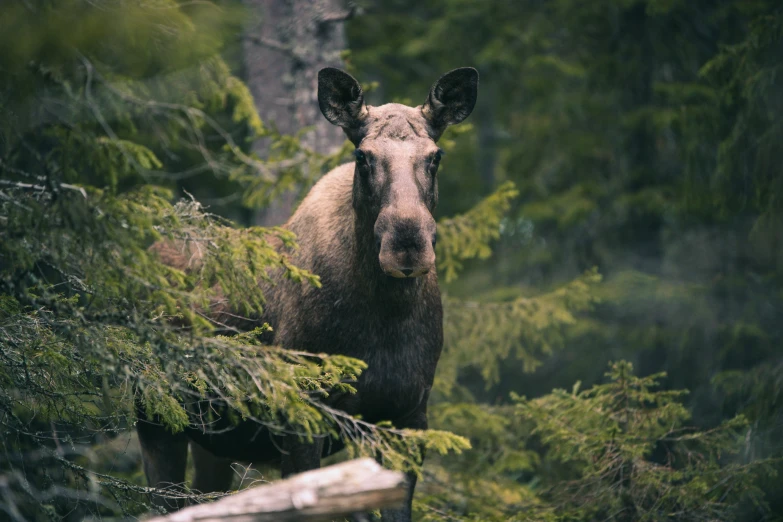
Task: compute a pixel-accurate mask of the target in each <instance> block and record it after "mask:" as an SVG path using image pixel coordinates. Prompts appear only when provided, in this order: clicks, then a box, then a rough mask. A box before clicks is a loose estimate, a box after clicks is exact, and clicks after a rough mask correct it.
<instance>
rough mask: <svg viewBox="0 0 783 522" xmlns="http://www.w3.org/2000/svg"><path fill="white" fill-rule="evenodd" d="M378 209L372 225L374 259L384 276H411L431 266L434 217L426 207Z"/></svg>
mask: <svg viewBox="0 0 783 522" xmlns="http://www.w3.org/2000/svg"><path fill="white" fill-rule="evenodd" d="M388 210H389V212H381V214H380V215H379V216H378V220H377V221H376V224H375V242H376V246H377V248H378V261H379V263H380V265H381V270H383V271H384V273H386V275H389V276H392V277H398V278H413V277H420V276H423V275H424V274H427V273H428V272H429V271H430V270H432V269H434V267H435V220H434V219H433V218H432V215H431V214H430V213H429V211H428V210H427V209H426V208H416V209H412V210H413V211H408V212H402V211H400V209H394V210H392V209H388Z"/></svg>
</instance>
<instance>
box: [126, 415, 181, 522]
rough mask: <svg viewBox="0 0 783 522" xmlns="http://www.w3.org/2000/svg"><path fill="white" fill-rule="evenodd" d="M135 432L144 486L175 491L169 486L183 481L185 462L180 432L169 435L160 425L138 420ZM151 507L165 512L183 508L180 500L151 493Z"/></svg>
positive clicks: (175, 485)
mask: <svg viewBox="0 0 783 522" xmlns="http://www.w3.org/2000/svg"><path fill="white" fill-rule="evenodd" d="M136 432H137V433H138V434H139V442H140V443H141V456H142V460H143V461H144V474H145V475H146V476H147V484H149V485H150V486H151V487H154V488H158V489H170V490H171V491H172V493H176V492H177V491H176V490H175V489H174V488H172V486H174V487H177V486H182V485H183V484H184V482H185V467H186V465H187V459H188V439H187V437H186V436H185V434H184V433H176V434H174V433H171V432H170V431H169V430H167V429H166V428H165V427H164V426H162V425H160V424H155V423H152V422H149V421H147V420H141V419H140V420H139V421H138V423H137V424H136ZM151 501H152V504H153V505H154V506H156V507H158V508H163V509H164V510H166V511H176V510H178V509H180V508H182V507H183V506H184V505H185V499H184V498H168V497H167V496H165V495H158V494H155V493H153V494H152V496H151Z"/></svg>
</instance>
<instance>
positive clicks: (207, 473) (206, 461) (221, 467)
mask: <svg viewBox="0 0 783 522" xmlns="http://www.w3.org/2000/svg"><path fill="white" fill-rule="evenodd" d="M190 454H191V456H192V457H193V467H194V468H195V471H196V473H195V476H194V477H193V486H192V487H191V489H193V490H194V491H198V492H199V493H224V492H226V491H229V490H230V489H231V484H232V483H233V482H234V475H235V473H234V470H233V469H232V468H231V460H230V459H222V458H220V457H216V456H214V455H213V454H212V453H210V452H208V451H207V450H205V449H204V448H202V447H201V446H199V445H198V444H196V443H195V442H191V443H190Z"/></svg>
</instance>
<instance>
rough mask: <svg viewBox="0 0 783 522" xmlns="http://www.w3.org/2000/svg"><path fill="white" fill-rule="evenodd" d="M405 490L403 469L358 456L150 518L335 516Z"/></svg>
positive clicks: (262, 520) (390, 501) (246, 521)
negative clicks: (393, 469) (394, 469)
mask: <svg viewBox="0 0 783 522" xmlns="http://www.w3.org/2000/svg"><path fill="white" fill-rule="evenodd" d="M405 493H406V487H405V475H404V474H403V473H401V472H399V471H390V470H387V469H383V468H382V467H381V466H380V465H378V463H377V462H375V461H374V460H372V459H368V458H365V459H356V460H350V461H348V462H343V463H341V464H335V465H334V466H329V467H326V468H322V469H317V470H314V471H308V472H306V473H301V474H299V475H296V476H294V477H291V478H290V479H287V480H282V481H279V482H275V483H273V484H268V485H265V486H259V487H257V488H251V489H246V490H244V491H240V492H239V493H236V494H234V495H230V496H228V497H224V498H222V499H220V500H218V501H216V502H212V503H209V504H200V505H198V506H192V507H189V508H185V509H182V510H180V511H177V512H175V513H172V514H170V515H167V516H164V517H158V518H153V519H151V520H149V521H148V522H195V521H208V520H215V521H217V520H221V521H231V522H240V521H241V522H250V521H252V522H267V521H276V522H288V521H307V522H310V521H315V520H332V519H333V518H336V517H341V516H345V515H350V514H351V513H361V512H366V511H372V510H374V509H379V508H390V507H399V506H401V505H402V502H403V500H404V499H405Z"/></svg>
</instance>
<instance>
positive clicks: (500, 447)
mask: <svg viewBox="0 0 783 522" xmlns="http://www.w3.org/2000/svg"><path fill="white" fill-rule="evenodd" d="M327 65H328V66H338V67H341V68H344V69H346V70H347V71H349V72H350V73H352V74H353V75H354V76H355V77H356V78H358V79H359V80H360V81H361V82H362V84H363V85H364V86H365V92H366V93H367V98H368V102H369V103H371V104H382V103H386V102H390V101H397V102H403V103H407V104H411V105H418V104H420V103H422V102H423V101H424V98H425V96H426V93H427V92H428V89H429V87H430V85H432V83H433V82H434V81H435V80H436V79H437V78H438V77H439V76H440V75H441V74H442V73H444V72H446V71H448V70H451V69H453V68H456V67H460V66H473V67H476V68H477V69H478V70H479V73H480V75H481V80H480V88H479V101H478V104H477V106H476V109H475V111H474V113H473V114H472V116H471V117H470V119H469V120H468V123H465V124H462V125H460V126H457V127H455V128H453V129H451V130H450V131H449V132H448V133H447V134H446V136H444V138H443V140H442V144H441V146H442V148H443V149H445V151H446V155H445V156H444V160H443V164H442V170H441V174H440V175H439V177H440V180H439V183H440V206H439V209H438V216H436V217H437V219H438V221H439V227H440V228H439V234H440V237H441V238H442V239H441V240H439V245H438V259H439V270H440V272H439V274H440V278H441V287H442V290H443V291H444V304H445V310H446V319H445V321H446V345H445V349H444V350H445V351H444V356H443V359H442V361H441V364H440V366H439V373H438V376H437V378H436V388H435V390H434V392H433V396H432V399H431V402H430V410H431V427H432V428H434V429H436V430H438V431H433V432H432V433H430V434H417V435H416V434H411V441H408V442H399V441H397V442H389V441H391V440H392V438H393V435H394V434H390V433H387V432H385V431H384V429H383V427H381V428H378V430H377V431H375V432H373V434H372V436H371V437H369V438H368V439H367V440H366V441H364V443H365V444H367V443H368V442H367V441H369V444H370V445H369V446H364V447H363V446H362V445H361V443H358V442H357V444H356V447H355V448H354V449H353V450H352V451H353V452H354V453H352V454H357V453H362V452H373V451H376V450H377V449H378V448H379V447H383V448H385V449H384V451H386V450H388V461H389V462H391V463H393V464H395V465H397V466H401V467H405V466H415V463H413V462H408V461H409V460H410V458H409V456H410V451H409V449H410V446H408V445H407V444H414V443H415V444H428V445H430V447H431V448H432V450H431V451H430V453H429V455H428V460H427V462H426V463H425V465H424V467H423V469H422V470H421V472H422V474H423V479H422V481H421V483H420V484H421V485H420V486H419V488H418V490H417V497H416V500H415V506H414V507H415V509H416V513H417V517H418V519H420V520H472V521H479V520H481V521H495V520H519V521H528V520H530V521H533V520H536V521H538V520H551V521H594V520H621V521H638V520H649V521H653V520H655V521H658V520H661V521H663V520H689V521H690V520H704V521H712V520H727V521H728V520H732V521H773V520H783V501H782V500H781V498H783V477H781V476H779V475H778V474H777V473H778V472H779V471H781V468H782V467H783V466H781V462H780V458H781V456H783V435H782V434H783V345H782V344H781V342H782V341H783V172H781V165H783V147H782V146H781V144H783V5H781V4H780V2H779V1H777V0H703V1H702V0H690V1H685V0H594V1H591V2H580V1H576V0H549V1H543V0H542V1H535V0H525V1H520V0H514V1H512V0H501V1H491V2H490V1H471V0H388V1H383V2H380V1H378V2H371V1H358V2H343V1H342V0H317V1H300V0H247V1H246V2H239V1H232V0H215V1H212V2H206V1H204V2H180V1H177V0H154V1H150V2H145V3H138V4H136V3H125V2H113V1H108V0H95V1H91V2H87V1H80V0H65V1H58V2H53V1H47V0H28V1H25V2H16V3H9V4H3V5H2V6H0V422H2V424H1V425H0V429H2V433H3V435H2V442H1V443H0V518H5V517H7V518H10V519H14V520H47V519H50V518H53V519H69V520H81V519H82V518H85V517H94V518H102V519H107V518H111V517H125V518H133V517H136V516H138V515H139V514H141V513H143V512H144V511H146V510H148V509H149V508H150V506H149V505H148V499H147V497H146V493H145V491H144V490H143V489H142V486H143V485H144V481H143V475H142V473H141V468H140V461H139V454H138V447H137V443H136V441H135V437H134V436H133V434H132V431H133V430H132V429H131V428H132V425H133V422H134V418H133V411H132V410H133V408H132V404H133V393H132V389H134V387H135V388H136V389H141V390H144V393H143V397H144V400H145V401H147V402H146V407H147V408H148V411H154V412H156V413H158V414H161V415H163V416H164V417H166V418H168V419H170V425H171V426H172V429H181V427H182V426H183V425H184V424H187V423H188V422H189V420H188V414H187V412H186V411H185V410H183V409H182V408H181V407H180V406H179V405H178V400H180V401H181V399H182V397H183V396H191V395H193V394H194V393H196V392H194V391H193V390H194V389H195V390H197V392H200V393H204V392H205V391H206V390H207V389H210V390H212V389H213V388H212V387H213V386H216V387H220V386H223V387H224V388H226V387H227V388H229V389H235V390H236V394H235V395H231V396H230V397H227V400H228V401H229V402H230V401H231V400H234V401H235V406H236V407H237V408H238V409H239V410H241V409H242V408H243V407H244V406H243V405H242V403H240V402H239V401H238V398H239V397H245V395H244V394H246V393H251V394H255V395H253V397H254V399H253V400H254V401H256V403H257V405H258V406H259V408H260V409H261V410H263V411H272V412H273V413H274V414H279V413H282V414H284V415H288V416H290V417H292V418H293V417H297V418H299V419H305V420H303V421H302V422H303V425H304V424H305V423H308V424H307V426H308V429H312V430H314V431H321V432H323V431H324V430H333V431H334V430H336V431H340V429H341V427H340V420H339V419H337V420H335V419H330V418H329V416H328V415H325V416H324V417H323V418H320V417H319V413H323V412H321V411H320V410H319V407H318V405H317V404H302V403H301V401H297V400H295V399H296V398H297V397H299V394H300V392H301V390H302V389H303V387H304V386H317V387H324V388H329V387H330V386H333V385H335V383H336V379H337V380H339V378H341V377H344V376H350V375H352V374H353V373H354V372H356V371H359V370H360V367H361V366H360V364H359V363H356V362H351V361H343V360H335V361H331V360H329V358H326V359H325V360H323V361H320V364H313V363H312V362H311V361H304V360H292V358H290V357H287V356H286V355H284V354H280V353H278V352H276V351H274V350H270V349H267V348H265V347H263V346H259V345H257V344H255V342H254V340H253V339H252V338H250V337H243V336H239V337H236V336H235V337H215V336H214V335H213V333H214V332H213V325H210V324H209V323H208V321H206V320H204V318H202V317H199V315H198V313H197V312H194V310H197V309H198V306H199V304H200V303H203V302H204V300H208V299H209V296H210V291H211V288H212V285H213V284H214V283H216V282H218V283H220V284H221V285H222V286H223V287H224V288H228V289H233V290H234V291H235V295H236V298H235V299H236V301H237V303H236V304H237V305H238V306H240V307H242V306H244V307H246V309H248V310H249V309H252V308H253V307H259V306H263V296H261V295H259V292H257V291H254V290H248V289H249V288H253V287H254V286H255V285H253V284H252V282H253V281H254V280H255V279H257V278H258V277H260V276H261V275H262V274H264V273H265V272H266V270H268V269H269V268H270V267H274V266H280V263H281V258H280V257H279V255H277V254H276V253H274V252H273V251H272V250H271V249H270V247H269V245H268V244H267V243H266V242H265V239H264V237H266V236H265V234H268V233H274V234H279V235H282V236H283V237H284V240H285V241H294V240H295V239H294V238H290V237H287V236H286V235H285V233H283V232H281V231H279V230H277V229H270V228H269V227H274V226H276V225H280V224H282V223H283V222H284V221H285V219H286V217H287V216H288V215H289V214H290V212H291V211H292V209H293V208H295V205H296V203H297V201H298V200H299V198H300V197H301V196H302V195H303V194H304V193H306V191H307V190H308V189H309V187H310V186H312V184H313V183H314V182H315V181H317V179H318V178H319V177H320V176H321V175H322V174H323V173H325V172H327V171H328V170H329V169H330V168H332V167H333V166H335V165H337V164H339V163H340V162H344V161H349V159H350V155H349V153H350V150H351V149H352V147H350V146H349V144H347V143H346V141H345V139H344V137H343V136H342V135H341V133H340V131H339V129H336V128H335V127H332V126H330V125H329V124H328V122H326V121H325V119H324V118H323V117H322V116H321V115H320V112H319V110H318V106H317V103H316V90H315V84H316V74H317V71H318V70H319V69H320V68H321V67H323V66H327ZM161 238H175V239H182V238H187V239H189V240H192V241H194V242H203V244H204V248H205V252H206V257H205V259H206V261H205V267H204V268H203V269H202V270H200V271H198V272H197V273H195V274H185V273H181V272H178V271H174V270H171V269H168V268H166V267H164V266H162V265H161V264H160V263H159V262H158V261H157V260H156V259H155V257H154V256H153V255H152V254H150V253H149V252H148V251H147V247H148V246H149V245H150V244H151V242H153V241H155V240H158V239H161ZM286 270H288V271H289V272H290V275H291V276H292V277H297V278H301V279H303V280H304V281H305V283H303V284H307V283H306V281H308V280H311V279H312V277H311V275H310V274H306V273H301V272H299V271H297V270H296V268H295V267H286ZM170 319H176V321H170ZM174 323H177V324H179V326H177V325H176V324H174ZM182 323H187V324H188V325H190V326H188V327H187V328H186V329H184V330H183V327H182V326H181V324H182ZM248 354H253V362H252V364H250V366H249V367H250V369H249V370H248V369H247V368H248V365H245V366H244V368H245V369H244V370H242V371H240V370H237V371H234V370H233V369H232V368H235V366H236V361H237V360H238V359H240V358H247V357H249V356H248ZM292 364H296V365H298V366H299V367H302V368H304V369H303V370H302V371H301V373H299V374H294V373H295V372H290V371H287V370H286V369H290V368H291V365H292ZM324 367H327V368H328V369H327V370H324ZM243 371H248V372H255V374H258V375H262V376H263V379H262V380H263V382H264V383H265V385H266V386H267V388H265V389H261V390H251V391H248V390H247V382H246V381H247V380H246V379H245V378H244V377H246V375H245V374H243ZM305 381H307V383H305ZM254 412H255V410H254ZM242 413H246V412H242ZM255 413H256V414H258V415H262V413H258V412H255ZM454 435H457V436H459V437H455V436H454ZM460 437H463V438H460ZM468 443H469V445H470V446H471V448H470V449H465V448H466V446H467V445H468ZM379 444H383V445H382V446H379ZM460 451H461V452H460ZM439 452H442V453H443V454H442V455H439V454H436V453H439ZM253 473H255V475H253V476H254V477H257V478H262V479H269V478H273V477H274V476H275V475H274V472H273V471H271V470H265V469H258V470H255V471H253ZM238 474H241V473H239V471H238ZM251 475H252V474H251ZM246 482H247V480H244V481H239V480H238V481H237V487H240V486H244V485H246Z"/></svg>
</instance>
